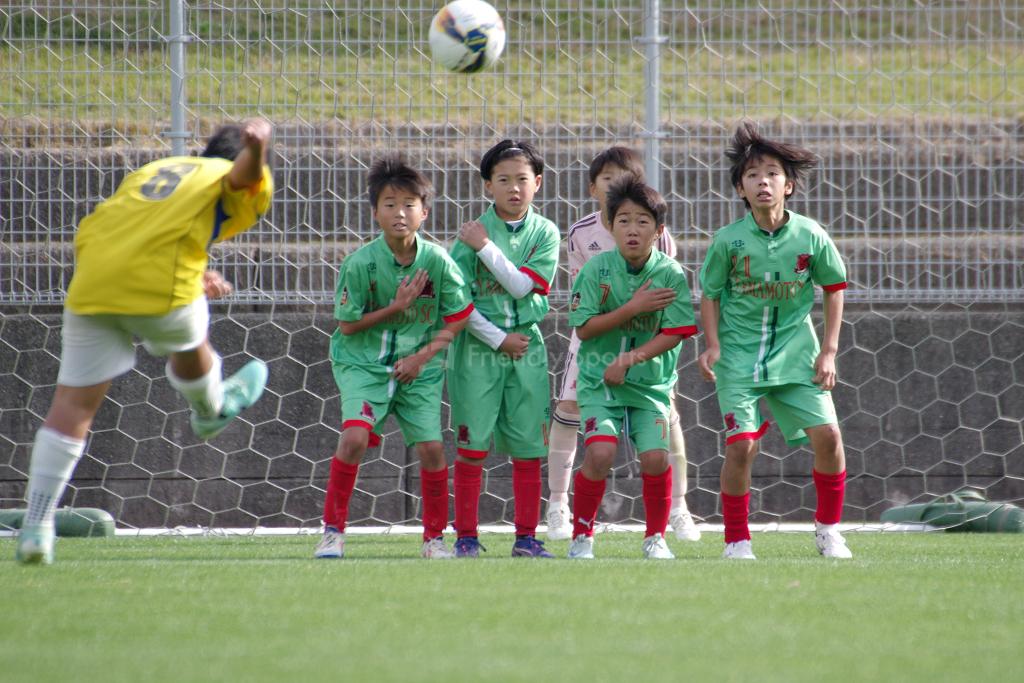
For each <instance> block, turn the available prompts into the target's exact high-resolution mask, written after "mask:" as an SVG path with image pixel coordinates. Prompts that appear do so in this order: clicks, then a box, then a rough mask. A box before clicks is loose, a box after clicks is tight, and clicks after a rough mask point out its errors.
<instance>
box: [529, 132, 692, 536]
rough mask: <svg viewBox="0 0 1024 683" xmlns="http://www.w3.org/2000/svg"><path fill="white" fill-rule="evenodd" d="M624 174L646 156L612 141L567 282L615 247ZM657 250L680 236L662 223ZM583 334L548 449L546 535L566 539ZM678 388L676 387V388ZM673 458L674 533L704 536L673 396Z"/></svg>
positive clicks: (577, 231)
mask: <svg viewBox="0 0 1024 683" xmlns="http://www.w3.org/2000/svg"><path fill="white" fill-rule="evenodd" d="M624 175H632V176H634V177H636V178H637V179H639V180H641V181H643V180H644V164H643V159H642V158H641V157H640V155H639V154H638V153H637V152H636V151H635V150H633V149H630V148H628V147H619V146H614V147H609V148H608V149H606V150H604V151H602V152H600V153H599V154H597V155H596V156H595V157H594V159H593V161H591V162H590V170H589V178H590V196H591V197H592V198H594V199H596V200H597V204H598V210H597V211H595V212H594V213H591V214H589V215H587V216H584V217H583V218H581V219H580V220H578V221H577V222H576V223H574V224H573V225H572V227H570V228H569V232H568V234H567V236H566V242H567V250H568V256H569V285H570V287H571V286H572V285H573V284H574V283H575V281H576V276H577V275H578V274H579V271H580V269H581V268H582V267H583V264H585V263H586V262H587V261H588V260H589V259H590V258H592V257H593V256H596V255H597V254H600V253H602V252H605V251H611V250H613V249H615V238H614V237H613V236H612V233H611V223H610V221H609V220H608V218H607V196H608V188H609V186H611V185H612V184H613V183H615V182H616V181H618V180H619V179H620V178H621V177H622V176H624ZM655 246H656V248H657V249H658V250H659V251H662V252H664V253H665V254H667V255H668V256H670V257H672V258H675V256H676V242H675V240H674V239H673V238H672V235H671V234H670V233H669V231H668V229H667V228H666V229H664V230H663V231H662V233H661V237H660V238H658V241H657V244H656V245H655ZM579 348H580V339H579V337H577V336H576V332H575V330H574V331H573V332H572V335H571V337H570V339H569V350H568V352H567V354H566V357H565V367H564V370H563V372H562V382H561V386H560V388H559V390H558V394H557V396H556V400H557V404H556V405H555V410H554V413H553V415H552V419H551V435H550V439H549V441H550V447H549V450H548V488H549V489H550V495H549V498H548V513H547V524H548V538H549V539H551V540H563V539H568V538H571V537H572V515H571V513H570V512H569V478H570V475H571V474H572V466H573V460H574V459H575V456H576V438H577V433H578V432H579V428H580V410H579V405H578V404H577V402H576V379H577V375H578V374H579V368H578V367H577V363H576V356H577V354H578V353H579ZM673 394H674V392H673ZM669 461H670V462H671V463H672V507H671V510H670V512H669V524H670V525H671V526H672V529H673V530H674V531H675V534H676V538H678V539H679V540H686V541H698V540H700V531H699V530H698V529H697V525H696V524H695V523H694V521H693V517H692V516H691V515H690V511H689V509H688V508H687V505H686V498H685V494H686V442H685V441H684V439H683V430H682V427H681V425H680V424H679V414H678V413H677V412H676V408H675V401H674V400H671V401H669Z"/></svg>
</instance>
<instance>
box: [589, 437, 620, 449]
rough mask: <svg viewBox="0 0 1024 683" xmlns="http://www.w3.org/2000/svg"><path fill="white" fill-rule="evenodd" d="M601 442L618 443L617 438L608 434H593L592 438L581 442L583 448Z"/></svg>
mask: <svg viewBox="0 0 1024 683" xmlns="http://www.w3.org/2000/svg"><path fill="white" fill-rule="evenodd" d="M601 442H606V443H618V442H619V437H617V436H612V435H610V434H594V435H593V436H592V437H590V438H588V439H585V440H584V441H583V445H584V446H589V445H590V444H592V443H601Z"/></svg>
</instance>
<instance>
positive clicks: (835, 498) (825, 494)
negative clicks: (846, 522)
mask: <svg viewBox="0 0 1024 683" xmlns="http://www.w3.org/2000/svg"><path fill="white" fill-rule="evenodd" d="M812 474H813V475H814V488H815V490H816V491H817V492H818V509H817V510H815V512H814V519H815V520H817V521H818V522H819V523H821V524H838V523H839V520H840V519H841V518H842V516H843V494H844V493H845V492H846V470H843V471H842V472H839V473H837V474H822V473H821V472H819V471H818V470H813V471H812Z"/></svg>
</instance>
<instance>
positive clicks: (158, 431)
mask: <svg viewBox="0 0 1024 683" xmlns="http://www.w3.org/2000/svg"><path fill="white" fill-rule="evenodd" d="M0 313H2V318H0V506H2V507H15V506H19V505H21V502H20V501H21V498H22V496H23V495H24V487H25V481H26V474H27V471H28V460H29V453H30V449H31V442H32V439H33V437H34V432H35V430H36V429H37V428H38V426H39V424H40V422H41V418H42V416H43V415H44V414H45V412H46V409H47V407H48V404H49V401H50V398H51V397H52V394H53V388H54V386H53V383H54V381H55V378H56V374H57V366H58V359H59V353H60V311H59V309H57V308H39V307H37V308H35V309H31V310H29V309H7V310H4V311H0ZM845 319H846V324H845V325H844V327H843V332H842V337H841V352H840V356H839V373H840V379H841V384H840V386H839V387H838V388H837V389H836V390H835V392H834V398H835V401H836V407H837V410H838V412H839V415H840V416H841V422H842V428H843V433H844V438H845V440H846V444H847V459H848V471H849V475H850V479H849V484H848V492H847V499H846V512H845V516H846V519H847V520H851V521H852V520H873V519H877V518H878V515H879V514H880V513H881V511H882V510H884V509H885V508H887V507H889V506H890V505H893V504H895V503H903V502H907V501H913V500H920V499H923V498H926V497H929V496H931V495H936V494H943V493H947V492H950V491H953V490H955V489H957V488H959V487H961V486H964V485H972V486H980V487H982V488H984V489H986V491H987V493H988V495H989V497H990V498H992V499H998V500H1010V501H1018V502H1020V501H1022V500H1024V446H1022V437H1024V434H1022V431H1021V429H1022V427H1021V423H1022V419H1024V305H1015V306H1003V305H999V306H996V305H992V306H982V305H974V306H970V307H959V306H930V307H924V308H915V307H910V306H895V307H880V306H874V307H866V306H862V307H855V306H851V307H848V310H847V314H846V317H845ZM332 327H333V321H332V319H331V311H330V310H329V308H327V307H320V308H316V307H307V308H286V307H280V306H278V307H266V308H253V307H246V308H243V307H239V306H235V307H234V308H228V307H222V308H216V307H215V308H214V322H213V324H212V328H211V338H212V340H213V343H214V345H215V346H216V347H217V348H218V349H219V350H220V352H221V353H222V355H223V356H224V364H225V370H226V371H227V372H232V371H234V370H235V369H237V368H238V367H240V366H241V365H242V364H243V363H244V362H246V361H247V360H248V359H249V358H251V357H257V358H261V359H263V360H265V361H267V363H268V364H269V366H270V381H269V383H268V391H267V392H266V394H265V395H264V397H263V398H262V399H261V400H260V402H259V403H258V404H257V405H256V406H255V407H253V408H252V409H250V410H249V411H248V412H246V413H245V414H244V416H243V419H240V420H238V421H237V422H236V423H235V424H233V425H232V426H230V427H229V428H228V429H227V430H226V431H225V432H224V433H223V434H221V435H220V436H219V437H217V438H216V439H214V440H213V441H212V442H210V443H203V442H201V441H199V440H197V439H196V438H195V437H194V436H193V435H192V433H191V431H190V429H189V427H188V414H187V411H186V407H185V403H184V401H183V399H181V398H180V397H179V396H178V395H177V394H176V393H175V392H174V391H173V390H172V389H171V388H170V386H169V385H168V383H167V380H166V378H165V377H164V364H163V362H162V361H160V360H157V359H154V358H152V357H150V356H149V355H147V354H146V353H145V352H144V351H143V350H142V349H141V348H140V349H139V351H138V363H137V366H136V368H135V370H133V371H132V372H131V373H129V374H128V375H126V376H124V377H122V378H120V379H118V380H116V381H115V382H114V385H113V388H112V390H111V392H110V396H109V398H108V399H107V400H106V401H105V403H104V404H103V407H102V409H101V410H100V412H99V415H98V417H97V419H96V423H95V428H94V431H93V434H92V436H91V438H90V440H89V443H88V446H87V450H86V455H85V457H84V458H83V460H82V461H81V463H80V464H79V466H78V468H77V469H76V471H75V476H74V479H73V481H72V487H71V488H70V489H69V491H68V494H67V495H66V497H65V499H64V501H63V502H64V504H69V505H76V506H95V507H101V508H104V509H106V510H109V511H110V512H111V513H112V514H113V515H114V516H115V518H116V519H117V520H118V523H119V524H121V525H124V526H137V527H152V526H175V525H214V526H253V525H257V524H260V525H271V526H297V525H313V524H316V523H317V522H318V519H319V517H320V512H321V508H322V503H323V488H324V486H325V483H326V475H327V468H328V464H329V458H330V455H331V453H332V451H333V449H334V447H335V445H336V443H337V439H338V431H337V430H338V426H339V423H340V417H339V401H338V393H337V389H336V388H335V385H334V380H333V378H332V376H331V371H330V364H329V362H328V361H327V360H326V358H327V346H328V340H329V335H330V331H331V329H332ZM544 327H545V333H546V338H547V340H548V350H549V355H550V359H551V368H552V369H553V370H555V371H560V369H561V364H562V359H563V358H564V354H565V347H566V336H565V335H566V333H567V327H566V324H565V317H564V315H563V314H562V313H561V312H559V311H556V312H554V313H553V314H552V315H551V316H549V318H548V320H546V321H545V326H544ZM698 343H699V342H698ZM697 348H698V347H697V343H695V342H694V341H687V342H686V343H685V344H684V347H683V351H682V355H681V361H680V373H679V375H680V382H679V389H678V398H677V405H678V407H679V412H680V415H681V417H682V421H683V425H684V429H685V434H686V438H687V444H688V457H689V462H690V464H689V470H688V473H689V477H690V493H689V496H688V497H689V501H690V505H691V508H692V509H693V511H694V512H695V513H696V514H698V515H700V516H702V517H705V518H707V519H708V520H710V521H716V520H718V519H719V517H718V514H717V510H718V505H717V502H718V499H717V492H718V472H719V469H720V467H721V462H722V458H721V453H722V443H723V439H722V436H721V433H720V424H721V417H720V414H719V410H718V406H717V402H716V400H715V396H714V392H713V387H712V386H711V385H709V384H707V383H705V382H704V381H703V380H701V379H700V377H699V374H698V372H697V368H696V358H697ZM555 379H557V377H555V376H554V375H553V377H552V380H553V382H554V380H555ZM444 420H445V421H446V423H447V412H445V415H444ZM451 436H452V435H451V432H450V430H448V431H447V432H446V435H445V439H446V445H447V447H448V452H449V455H451V454H452V453H453V452H454V448H453V447H452V443H451ZM762 446H763V452H762V455H761V456H760V457H759V458H758V460H757V461H756V464H755V468H754V488H755V491H754V495H753V498H752V502H751V506H752V510H753V511H754V518H755V519H756V520H765V521H768V520H789V521H797V520H808V519H810V516H811V513H812V511H813V508H814V499H815V496H814V488H813V484H812V483H811V479H810V472H811V462H812V459H811V454H810V452H809V451H807V450H805V449H795V450H794V449H788V448H787V447H786V446H785V444H784V443H783V441H782V439H781V437H780V436H779V434H778V432H777V430H774V429H773V430H771V431H769V433H768V435H767V436H766V437H765V438H764V439H763V441H762ZM577 462H579V458H577ZM487 466H488V474H487V478H486V482H485V486H486V493H485V495H484V496H483V499H482V503H481V522H483V523H493V522H497V521H499V520H501V519H505V520H509V519H511V512H512V507H511V500H510V498H511V485H510V481H511V468H510V467H509V465H508V464H507V462H503V461H502V460H501V459H499V458H497V457H495V456H492V457H491V458H490V459H489V461H488V463H487ZM418 492H419V480H418V466H417V465H416V464H415V457H414V456H413V457H412V458H411V459H410V453H407V451H406V449H405V447H404V445H403V444H402V440H401V436H400V435H399V434H398V432H397V427H396V426H395V424H394V422H393V421H390V422H389V425H388V432H387V433H386V436H385V441H384V445H383V447H382V448H381V449H380V450H378V451H371V452H370V453H369V454H368V457H367V460H366V462H365V463H364V466H363V468H362V469H361V472H360V479H359V482H358V492H357V494H356V495H355V497H354V499H353V503H352V515H351V517H352V520H353V522H355V523H361V522H365V523H374V524H379V523H399V522H412V521H413V520H415V519H416V518H417V517H418V508H417V503H418V501H417V497H418ZM602 515H603V518H604V519H606V520H608V521H612V520H627V519H637V520H638V519H642V504H641V502H640V481H639V472H638V469H637V468H636V466H635V463H633V462H632V461H631V460H630V459H629V458H627V457H626V454H625V453H621V454H620V460H619V461H618V462H617V467H616V469H615V473H614V480H613V481H612V483H611V485H610V486H609V493H608V495H607V496H606V499H605V504H604V508H603V512H602Z"/></svg>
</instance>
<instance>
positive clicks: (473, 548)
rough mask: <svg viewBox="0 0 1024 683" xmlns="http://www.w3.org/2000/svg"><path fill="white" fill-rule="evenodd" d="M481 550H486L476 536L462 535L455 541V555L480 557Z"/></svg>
mask: <svg viewBox="0 0 1024 683" xmlns="http://www.w3.org/2000/svg"><path fill="white" fill-rule="evenodd" d="M481 550H483V551H484V552H487V548H485V547H483V546H482V545H480V539H478V538H477V537H476V536H463V537H462V538H460V539H458V540H457V541H455V557H480V551H481Z"/></svg>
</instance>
